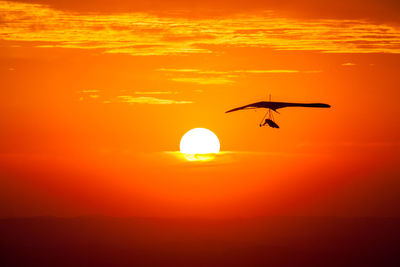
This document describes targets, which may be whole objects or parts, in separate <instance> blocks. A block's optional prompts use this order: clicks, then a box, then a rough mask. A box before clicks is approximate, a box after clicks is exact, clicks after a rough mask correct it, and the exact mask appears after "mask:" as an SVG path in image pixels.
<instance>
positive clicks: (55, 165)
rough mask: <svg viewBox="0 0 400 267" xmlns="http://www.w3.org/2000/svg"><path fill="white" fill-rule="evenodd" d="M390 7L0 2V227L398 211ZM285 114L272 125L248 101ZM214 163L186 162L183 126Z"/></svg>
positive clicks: (398, 130) (397, 35) (394, 33)
mask: <svg viewBox="0 0 400 267" xmlns="http://www.w3.org/2000/svg"><path fill="white" fill-rule="evenodd" d="M399 12H400V5H399V4H398V2H397V1H379V2H378V1H362V2H358V1H352V3H348V2H344V1H336V2H335V3H327V4H326V3H324V4H321V3H320V1H235V3H231V2H230V1H220V2H218V3H215V1H202V3H196V2H195V1H146V3H145V4H139V3H132V1H124V0H119V1H108V0H101V1H52V0H37V1H35V0H31V1H0V80H1V84H2V88H1V90H0V110H1V113H0V129H1V131H0V138H1V139H0V203H1V204H0V217H21V216H22V217H24V216H40V215H54V216H77V215H87V214H102V215H113V216H153V217H182V216H183V217H186V216H189V217H191V216H200V217H254V216H268V215H313V216H400V208H399V205H398V203H399V201H400V197H399V196H400V182H399V177H400V169H399V163H400V162H399V160H400V158H399V152H400V149H399V148H400V138H399V137H400V109H399V99H400V90H399V89H400V88H399V85H400V77H399V75H398V74H399V71H400V60H399V59H400V55H399V54H400V24H399V23H400V18H399V17H398V14H399ZM269 94H271V95H272V100H274V101H283V102H322V103H328V104H330V105H332V108H331V109H326V110H325V109H321V110H317V109H302V108H287V109H282V110H280V113H281V114H277V116H276V117H275V118H276V120H277V123H278V124H279V125H280V126H281V129H279V130H276V129H271V128H266V127H265V128H259V127H258V123H259V121H260V120H261V118H262V116H263V115H264V112H263V111H257V112H254V111H242V112H238V113H232V114H225V113H224V112H225V111H226V110H229V109H232V108H234V107H238V106H242V105H246V104H249V103H252V102H256V101H262V100H267V99H268V96H269ZM196 127H204V128H207V129H210V130H211V131H213V132H214V133H215V134H216V135H217V136H218V138H219V139H220V142H221V150H222V151H223V153H221V154H220V155H218V156H217V157H216V158H215V159H214V160H213V161H210V162H188V161H186V160H184V159H182V158H181V157H179V156H177V154H176V153H175V152H176V151H177V150H178V149H179V141H180V138H181V137H182V135H183V134H184V133H185V132H187V131H188V130H190V129H192V128H196Z"/></svg>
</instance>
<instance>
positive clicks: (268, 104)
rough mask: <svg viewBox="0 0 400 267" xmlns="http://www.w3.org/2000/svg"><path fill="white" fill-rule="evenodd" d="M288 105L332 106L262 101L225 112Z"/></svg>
mask: <svg viewBox="0 0 400 267" xmlns="http://www.w3.org/2000/svg"><path fill="white" fill-rule="evenodd" d="M286 107H307V108H330V107H331V106H330V105H328V104H324V103H286V102H270V101H261V102H256V103H252V104H249V105H246V106H242V107H238V108H234V109H231V110H228V111H226V112H225V113H229V112H233V111H238V110H245V109H254V108H269V109H272V110H274V111H276V110H277V109H279V108H286Z"/></svg>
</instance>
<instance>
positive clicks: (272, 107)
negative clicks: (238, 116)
mask: <svg viewBox="0 0 400 267" xmlns="http://www.w3.org/2000/svg"><path fill="white" fill-rule="evenodd" d="M286 107H307V108H330V107H331V106H330V105H328V104H324V103H287V102H272V101H261V102H256V103H252V104H249V105H245V106H242V107H238V108H234V109H231V110H228V111H226V112H225V113H230V112H234V111H239V110H247V109H258V108H266V109H268V111H267V113H266V114H265V115H264V117H263V119H262V120H261V123H260V124H259V126H260V127H261V126H265V125H268V126H270V127H272V128H279V126H278V125H277V124H276V123H275V121H274V116H273V114H272V112H271V111H275V112H276V113H279V112H278V111H276V110H277V109H280V108H286ZM267 115H268V118H267V119H265V117H266V116H267ZM264 119H265V121H264Z"/></svg>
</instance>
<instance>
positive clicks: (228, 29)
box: [0, 1, 400, 56]
mask: <svg viewBox="0 0 400 267" xmlns="http://www.w3.org/2000/svg"><path fill="white" fill-rule="evenodd" d="M0 16H1V22H0V40H2V41H6V42H5V45H7V44H8V45H9V46H13V45H15V42H19V43H18V45H20V46H21V47H23V46H24V42H27V44H26V45H30V46H31V45H32V44H33V45H34V46H36V47H46V48H52V47H58V48H59V47H61V48H78V49H101V50H102V51H103V52H104V53H121V54H129V55H134V56H154V55H182V54H193V53H218V51H219V50H218V49H216V50H213V48H212V47H216V48H220V47H225V46H227V45H228V46H230V47H244V48H245V47H259V48H270V49H275V50H298V51H302V50H309V51H318V52H322V53H400V28H398V27H396V26H391V25H387V24H377V23H372V22H369V21H366V20H334V19H314V20H301V19H289V18H282V17H277V16H274V15H273V14H272V13H271V12H266V13H263V14H259V15H246V14H242V15H241V16H231V17H229V16H228V17H226V18H225V19H220V18H218V19H217V18H196V19H189V18H185V17H176V16H175V17H165V16H164V17H160V16H156V15H150V14H147V13H123V14H88V13H82V14H80V13H77V12H70V11H61V10H56V9H53V8H50V7H48V6H45V5H40V4H29V3H21V2H11V1H0ZM7 41H9V43H7ZM3 45H4V43H3Z"/></svg>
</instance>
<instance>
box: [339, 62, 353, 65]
mask: <svg viewBox="0 0 400 267" xmlns="http://www.w3.org/2000/svg"><path fill="white" fill-rule="evenodd" d="M355 65H356V64H354V63H351V62H346V63H343V64H342V66H355Z"/></svg>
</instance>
